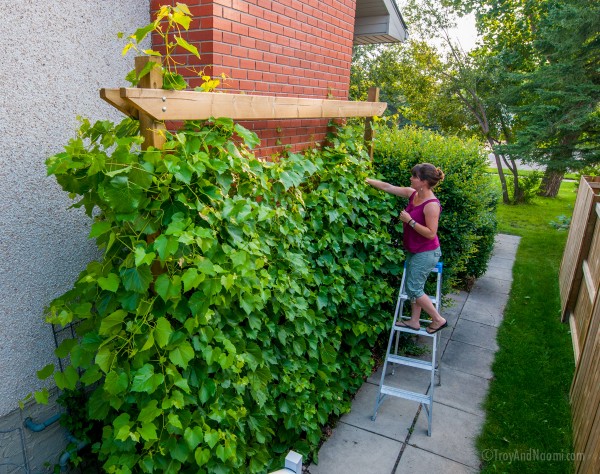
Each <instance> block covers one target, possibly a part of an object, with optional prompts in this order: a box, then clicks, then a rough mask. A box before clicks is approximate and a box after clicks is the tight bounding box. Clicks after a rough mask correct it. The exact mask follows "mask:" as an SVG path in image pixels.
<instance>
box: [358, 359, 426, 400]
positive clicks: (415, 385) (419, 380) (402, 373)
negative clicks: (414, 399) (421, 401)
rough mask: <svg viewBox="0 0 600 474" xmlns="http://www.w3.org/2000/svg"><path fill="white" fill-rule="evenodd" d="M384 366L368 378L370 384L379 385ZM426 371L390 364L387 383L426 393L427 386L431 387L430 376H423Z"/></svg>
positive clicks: (386, 377)
mask: <svg viewBox="0 0 600 474" xmlns="http://www.w3.org/2000/svg"><path fill="white" fill-rule="evenodd" d="M392 366H393V367H392ZM382 368H383V367H379V368H378V369H377V370H376V371H375V372H373V374H371V376H370V377H369V378H367V382H368V384H372V385H376V386H377V387H378V386H379V382H380V381H381V370H382ZM392 372H393V373H392ZM425 373H426V372H424V371H423V369H417V368H416V367H407V366H400V365H395V364H388V367H387V370H386V376H385V384H386V385H391V386H392V387H397V388H403V389H405V390H410V391H412V392H421V393H426V392H427V388H428V387H429V376H428V375H426V376H423V375H424V374H425ZM365 385H366V384H365ZM359 392H360V390H359ZM357 396H358V393H357ZM373 400H375V396H373ZM353 408H354V407H353Z"/></svg>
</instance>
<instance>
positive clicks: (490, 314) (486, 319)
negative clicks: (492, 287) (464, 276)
mask: <svg viewBox="0 0 600 474" xmlns="http://www.w3.org/2000/svg"><path fill="white" fill-rule="evenodd" d="M503 309H504V308H499V307H498V306H493V305H488V304H481V303H477V302H471V301H467V302H466V303H465V306H464V308H463V311H462V313H461V316H460V318H461V319H468V320H469V321H475V322H477V323H481V324H486V325H488V326H494V327H499V326H500V324H501V323H502V318H503V316H504V315H503V313H502V311H503Z"/></svg>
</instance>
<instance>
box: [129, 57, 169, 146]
mask: <svg viewBox="0 0 600 474" xmlns="http://www.w3.org/2000/svg"><path fill="white" fill-rule="evenodd" d="M149 62H155V63H158V66H156V67H153V68H152V69H151V70H150V72H149V73H148V74H146V75H145V76H144V77H142V78H141V79H140V82H139V83H138V87H139V88H142V89H162V86H163V78H162V73H161V71H160V65H161V60H160V58H157V57H150V56H138V57H136V58H135V72H136V73H137V74H139V73H140V72H141V71H142V69H144V66H146V64H147V63H149ZM165 131H166V127H165V124H164V122H158V121H156V120H154V119H153V118H152V117H150V116H149V115H148V114H145V113H144V112H141V111H140V133H141V135H142V136H143V137H144V143H143V144H142V150H146V149H147V148H148V147H150V146H153V147H155V148H162V147H163V145H164V143H165Z"/></svg>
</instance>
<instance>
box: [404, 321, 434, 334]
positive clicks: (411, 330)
mask: <svg viewBox="0 0 600 474" xmlns="http://www.w3.org/2000/svg"><path fill="white" fill-rule="evenodd" d="M428 322H429V321H428ZM394 331H400V332H406V333H409V334H416V335H417V336H426V337H434V336H435V334H429V333H428V332H427V331H426V330H425V328H421V329H419V330H418V331H415V330H414V329H410V328H404V327H402V326H396V325H395V324H394Z"/></svg>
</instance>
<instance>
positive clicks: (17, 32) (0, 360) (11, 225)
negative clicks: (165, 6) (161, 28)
mask: <svg viewBox="0 0 600 474" xmlns="http://www.w3.org/2000/svg"><path fill="white" fill-rule="evenodd" d="M0 5H2V27H1V28H0V39H1V43H2V44H3V45H4V48H3V51H2V55H3V65H2V68H0V84H1V85H2V93H1V95H2V100H0V472H44V471H45V470H47V468H44V467H43V462H44V461H46V460H48V461H50V462H51V463H54V462H56V461H57V459H58V455H59V454H60V451H59V449H58V448H59V446H58V445H57V443H56V436H58V435H57V433H56V431H55V430H56V428H55V427H54V426H56V425H57V424H55V425H53V427H51V428H48V429H47V430H45V431H44V432H40V433H32V432H30V431H28V430H24V429H23V420H24V418H25V417H27V416H31V417H32V418H33V419H34V421H43V420H44V419H47V418H48V417H49V416H50V415H52V414H53V413H56V410H57V407H56V406H49V407H40V406H35V405H27V406H26V408H25V410H24V411H21V410H19V409H18V407H19V405H18V402H19V400H21V399H23V398H24V397H25V396H26V395H27V394H28V393H29V392H32V391H34V390H37V389H39V388H41V387H42V383H40V381H39V380H38V379H37V376H36V371H38V370H40V369H41V368H42V367H44V366H45V365H46V364H48V363H51V362H56V361H55V358H54V356H53V349H54V346H55V344H54V338H53V332H52V327H51V326H50V325H48V324H46V323H45V322H44V307H45V306H46V305H47V304H48V303H49V302H50V301H51V300H52V299H53V298H55V297H57V296H59V295H60V294H62V293H64V292H65V291H66V290H68V289H69V288H71V286H72V284H73V283H74V281H75V279H76V278H77V275H78V274H79V272H80V271H81V270H82V269H84V268H85V266H86V264H87V263H88V262H89V261H90V260H91V259H93V258H95V257H96V253H95V245H94V243H93V242H92V241H89V240H88V239H87V235H88V233H89V226H90V221H89V219H88V218H87V217H86V216H85V215H84V214H83V212H80V210H74V209H71V210H69V209H68V207H69V206H70V204H71V201H70V200H69V198H68V196H67V195H66V194H65V193H64V192H63V191H62V190H61V189H60V188H59V186H58V185H57V184H56V181H55V180H54V178H51V177H47V176H46V169H45V164H44V162H45V160H46V158H48V157H49V156H51V155H53V154H55V153H58V152H60V151H61V150H62V147H63V146H64V145H65V144H67V141H68V140H69V138H71V137H73V136H74V135H75V130H76V127H77V125H78V123H77V119H76V117H77V115H81V116H86V117H90V118H91V119H109V120H113V121H117V120H120V119H121V118H122V115H121V114H120V113H118V112H117V111H116V110H114V109H113V108H112V107H111V106H109V105H108V104H106V103H105V102H104V101H102V100H101V99H100V97H99V93H98V90H99V89H100V88H101V87H119V86H123V85H126V82H125V80H124V77H125V74H126V73H127V72H128V71H129V70H130V69H132V67H133V57H132V56H127V57H125V58H122V56H121V49H122V47H123V44H124V43H123V41H122V40H119V39H118V38H117V33H118V32H119V31H123V32H126V33H131V32H133V31H135V29H137V28H139V27H141V26H143V25H145V24H147V23H148V22H149V19H150V15H149V0H125V1H123V0H102V1H101V2H82V1H79V0H28V1H26V2H23V1H22V2H8V1H1V2H0ZM49 386H51V385H49ZM53 437H54V440H53ZM63 439H64V434H61V435H60V436H59V440H60V441H61V442H63V443H64V441H63ZM59 444H60V443H59ZM24 453H25V454H24ZM8 463H13V464H15V465H16V466H17V467H15V466H12V467H11V468H10V470H9V469H8V467H4V466H6V465H7V464H8ZM24 466H26V467H27V468H28V469H29V470H24ZM50 470H51V468H50Z"/></svg>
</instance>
